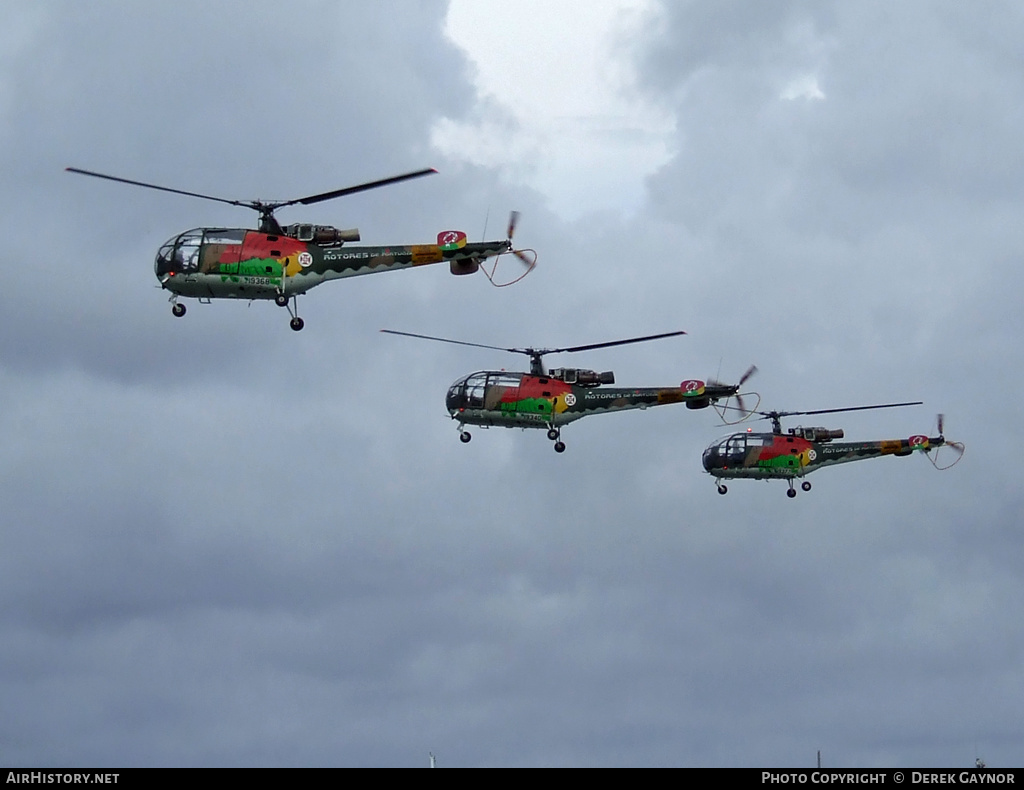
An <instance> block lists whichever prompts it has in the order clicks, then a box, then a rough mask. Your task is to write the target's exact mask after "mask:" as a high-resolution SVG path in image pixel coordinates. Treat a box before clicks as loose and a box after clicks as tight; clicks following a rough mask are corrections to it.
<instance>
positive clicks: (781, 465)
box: [702, 401, 964, 497]
mask: <svg viewBox="0 0 1024 790" xmlns="http://www.w3.org/2000/svg"><path fill="white" fill-rule="evenodd" d="M920 404H921V401H914V402H912V403H884V404H879V405H877V406H853V407H850V408H845V409H818V410H815V411H755V412H750V413H748V415H747V416H749V414H760V415H762V419H768V420H771V421H772V432H771V433H752V432H750V431H747V432H746V433H734V434H733V435H731V436H727V437H725V438H724V439H719V440H718V441H716V442H714V443H713V444H711V445H710V446H709V447H708V448H707V449H706V450H705V451H704V457H703V459H702V460H703V463H704V469H705V470H706V471H707V472H709V473H710V474H711V475H712V476H713V477H714V478H715V485H716V486H717V487H718V493H719V494H725V493H726V492H727V491H728V490H729V489H728V488H727V487H726V486H725V484H724V483H723V482H722V480H723V479H738V478H751V479H754V480H776V479H782V480H785V481H786V482H787V483H789V490H788V491H787V492H786V495H787V496H789V497H795V496H796V488H794V485H793V484H794V481H795V480H796V478H798V477H804V476H805V475H808V474H810V473H811V472H813V471H815V470H816V469H821V468H822V467H824V466H833V465H835V464H846V463H850V462H851V461H862V460H864V459H867V458H881V457H882V456H883V455H895V456H897V457H902V456H907V455H910V454H911V453H913V452H914V451H921V452H924V453H926V454H927V453H931V451H932V450H935V451H936V457H935V458H933V457H931V456H930V455H929V460H930V461H931V462H932V464H933V465H934V466H935V468H936V469H948V468H949V467H951V466H953V465H954V464H956V463H957V462H958V461H959V460H960V458H961V456H962V455H963V452H964V446H963V444H961V443H959V442H950V441H947V440H946V438H945V437H944V436H943V435H942V423H943V417H942V415H941V414H940V415H939V418H938V434H939V435H938V436H932V437H929V436H925V435H924V434H915V435H913V436H911V437H910V438H908V439H882V440H880V441H868V442H842V443H839V442H836V443H834V442H833V440H834V439H842V438H843V435H844V434H843V429H842V428H836V429H829V428H803V427H800V428H790V429H789V430H787V431H786V433H783V432H782V422H781V420H782V418H783V417H793V416H796V415H809V414H833V413H836V412H844V411H864V410H868V409H892V408H896V407H898V406H919V405H920ZM729 408H733V407H729ZM940 447H949V448H950V449H951V450H952V451H953V452H954V453H955V455H956V457H955V458H954V459H953V461H952V462H951V463H948V464H946V465H944V466H940V465H939V463H938V450H939V448H940ZM800 487H801V488H802V489H803V490H804V491H810V490H811V482H810V481H809V480H804V481H803V482H802V483H801V484H800Z"/></svg>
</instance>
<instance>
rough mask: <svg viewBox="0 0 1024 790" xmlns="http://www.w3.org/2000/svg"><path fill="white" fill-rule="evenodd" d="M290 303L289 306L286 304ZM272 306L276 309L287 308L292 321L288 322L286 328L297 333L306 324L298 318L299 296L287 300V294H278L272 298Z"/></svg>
mask: <svg viewBox="0 0 1024 790" xmlns="http://www.w3.org/2000/svg"><path fill="white" fill-rule="evenodd" d="M289 301H291V304H288V302H289ZM274 304H276V305H277V306H278V307H287V308H288V314H289V315H290V316H291V317H292V320H291V321H289V322H288V326H290V327H291V328H292V329H294V330H295V331H296V332H298V331H299V330H300V329H302V327H304V326H305V325H306V322H305V321H303V320H302V319H301V318H299V295H298V294H296V295H295V296H292V297H291V299H290V300H289V298H288V295H287V294H283V293H279V294H278V295H277V296H275V297H274Z"/></svg>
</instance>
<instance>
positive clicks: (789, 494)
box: [786, 479, 796, 499]
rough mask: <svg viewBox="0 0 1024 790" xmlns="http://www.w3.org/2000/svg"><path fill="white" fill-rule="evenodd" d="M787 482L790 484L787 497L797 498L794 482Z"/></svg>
mask: <svg viewBox="0 0 1024 790" xmlns="http://www.w3.org/2000/svg"><path fill="white" fill-rule="evenodd" d="M786 482H787V483H789V491H787V492H786V496H788V497H789V498H790V499H792V498H793V497H795V496H796V489H795V488H793V480H792V479H789V480H787V481H786Z"/></svg>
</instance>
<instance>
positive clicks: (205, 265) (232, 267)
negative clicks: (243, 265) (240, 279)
mask: <svg viewBox="0 0 1024 790" xmlns="http://www.w3.org/2000/svg"><path fill="white" fill-rule="evenodd" d="M244 239H245V231H244V230H219V229H218V230H207V231H206V233H205V234H204V236H203V254H202V264H201V266H200V270H201V271H202V272H203V273H205V274H230V275H237V274H238V261H239V258H240V257H241V254H242V241H243V240H244Z"/></svg>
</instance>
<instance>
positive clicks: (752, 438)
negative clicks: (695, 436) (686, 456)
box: [702, 433, 765, 472]
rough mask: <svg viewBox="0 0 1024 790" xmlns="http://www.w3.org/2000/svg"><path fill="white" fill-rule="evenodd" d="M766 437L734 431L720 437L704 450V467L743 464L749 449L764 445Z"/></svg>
mask: <svg viewBox="0 0 1024 790" xmlns="http://www.w3.org/2000/svg"><path fill="white" fill-rule="evenodd" d="M764 443H765V440H764V437H763V436H759V435H757V434H750V433H734V434H733V435H732V436H727V437H725V438H724V439H720V440H719V441H717V442H715V443H714V444H712V445H711V446H709V447H708V449H706V450H705V451H704V457H703V459H702V461H703V463H704V469H705V470H706V471H708V472H710V471H711V470H712V469H728V468H729V467H730V466H742V465H743V461H744V459H745V458H746V457H747V451H748V450H749V449H751V448H754V447H763V446H764Z"/></svg>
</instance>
